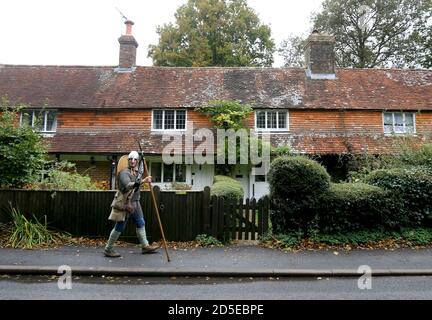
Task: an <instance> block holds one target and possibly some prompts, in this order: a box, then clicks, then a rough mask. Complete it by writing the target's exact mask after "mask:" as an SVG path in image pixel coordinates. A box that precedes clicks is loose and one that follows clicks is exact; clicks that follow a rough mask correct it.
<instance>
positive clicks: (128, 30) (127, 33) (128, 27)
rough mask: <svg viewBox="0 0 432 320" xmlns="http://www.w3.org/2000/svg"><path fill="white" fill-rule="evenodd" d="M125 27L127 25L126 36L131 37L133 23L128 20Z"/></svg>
mask: <svg viewBox="0 0 432 320" xmlns="http://www.w3.org/2000/svg"><path fill="white" fill-rule="evenodd" d="M125 25H126V35H127V36H131V35H132V26H133V25H134V23H133V21H131V20H126V21H125Z"/></svg>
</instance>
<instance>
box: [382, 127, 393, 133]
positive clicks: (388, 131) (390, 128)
mask: <svg viewBox="0 0 432 320" xmlns="http://www.w3.org/2000/svg"><path fill="white" fill-rule="evenodd" d="M392 132H393V126H392V125H384V133H392Z"/></svg>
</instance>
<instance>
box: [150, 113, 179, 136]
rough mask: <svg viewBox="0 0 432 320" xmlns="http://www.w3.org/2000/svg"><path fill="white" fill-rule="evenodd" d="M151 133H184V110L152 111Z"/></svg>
mask: <svg viewBox="0 0 432 320" xmlns="http://www.w3.org/2000/svg"><path fill="white" fill-rule="evenodd" d="M152 130H153V131H185V130H186V110H170V109H166V110H165V109H164V110H153V116H152Z"/></svg>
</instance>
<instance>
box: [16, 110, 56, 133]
mask: <svg viewBox="0 0 432 320" xmlns="http://www.w3.org/2000/svg"><path fill="white" fill-rule="evenodd" d="M20 125H21V126H30V127H32V128H33V129H34V130H36V131H38V132H41V133H55V132H56V129H57V111H55V110H24V111H22V112H21V116H20Z"/></svg>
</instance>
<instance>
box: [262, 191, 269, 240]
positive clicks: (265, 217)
mask: <svg viewBox="0 0 432 320" xmlns="http://www.w3.org/2000/svg"><path fill="white" fill-rule="evenodd" d="M269 211H270V198H269V197H268V196H265V197H264V200H263V220H262V235H264V234H266V233H267V232H268V228H269Z"/></svg>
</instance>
